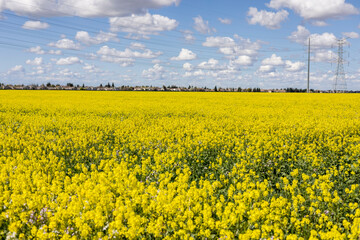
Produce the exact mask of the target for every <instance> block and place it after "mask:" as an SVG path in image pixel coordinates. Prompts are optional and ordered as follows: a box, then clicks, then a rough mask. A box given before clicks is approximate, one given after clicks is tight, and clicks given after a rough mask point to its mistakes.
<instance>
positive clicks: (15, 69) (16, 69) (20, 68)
mask: <svg viewBox="0 0 360 240" xmlns="http://www.w3.org/2000/svg"><path fill="white" fill-rule="evenodd" d="M24 72H25V69H24V67H23V66H22V65H16V66H14V67H12V68H11V69H10V70H9V71H8V72H7V74H8V75H11V74H15V73H24Z"/></svg>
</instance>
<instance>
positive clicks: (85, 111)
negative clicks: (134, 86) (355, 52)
mask: <svg viewBox="0 0 360 240" xmlns="http://www.w3.org/2000/svg"><path fill="white" fill-rule="evenodd" d="M359 164H360V95H355V94H353V95H351V94H268V93H169V92H161V93H160V92H138V93H137V92H85V91H84V92H83V91H0V239H140V238H145V239H205V238H206V239H234V238H235V239H359V238H360V207H359V203H360V194H359V192H360V166H359Z"/></svg>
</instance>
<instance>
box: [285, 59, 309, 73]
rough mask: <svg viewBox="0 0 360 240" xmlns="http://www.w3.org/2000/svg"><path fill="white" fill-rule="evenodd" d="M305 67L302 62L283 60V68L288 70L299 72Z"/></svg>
mask: <svg viewBox="0 0 360 240" xmlns="http://www.w3.org/2000/svg"><path fill="white" fill-rule="evenodd" d="M304 68H305V63H303V62H291V61H289V60H287V61H285V70H286V71H288V72H299V71H301V70H303V69H304Z"/></svg>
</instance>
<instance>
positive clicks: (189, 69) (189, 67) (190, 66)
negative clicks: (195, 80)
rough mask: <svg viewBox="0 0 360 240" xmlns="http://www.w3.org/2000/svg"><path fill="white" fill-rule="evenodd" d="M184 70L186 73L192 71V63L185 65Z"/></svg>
mask: <svg viewBox="0 0 360 240" xmlns="http://www.w3.org/2000/svg"><path fill="white" fill-rule="evenodd" d="M183 69H185V70H186V71H191V70H192V69H193V66H192V64H191V63H184V65H183Z"/></svg>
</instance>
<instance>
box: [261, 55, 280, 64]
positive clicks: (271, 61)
mask: <svg viewBox="0 0 360 240" xmlns="http://www.w3.org/2000/svg"><path fill="white" fill-rule="evenodd" d="M261 64H263V65H272V66H282V65H284V61H283V60H282V58H281V57H280V56H276V54H272V55H271V57H270V58H265V59H264V60H262V62H261Z"/></svg>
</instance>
